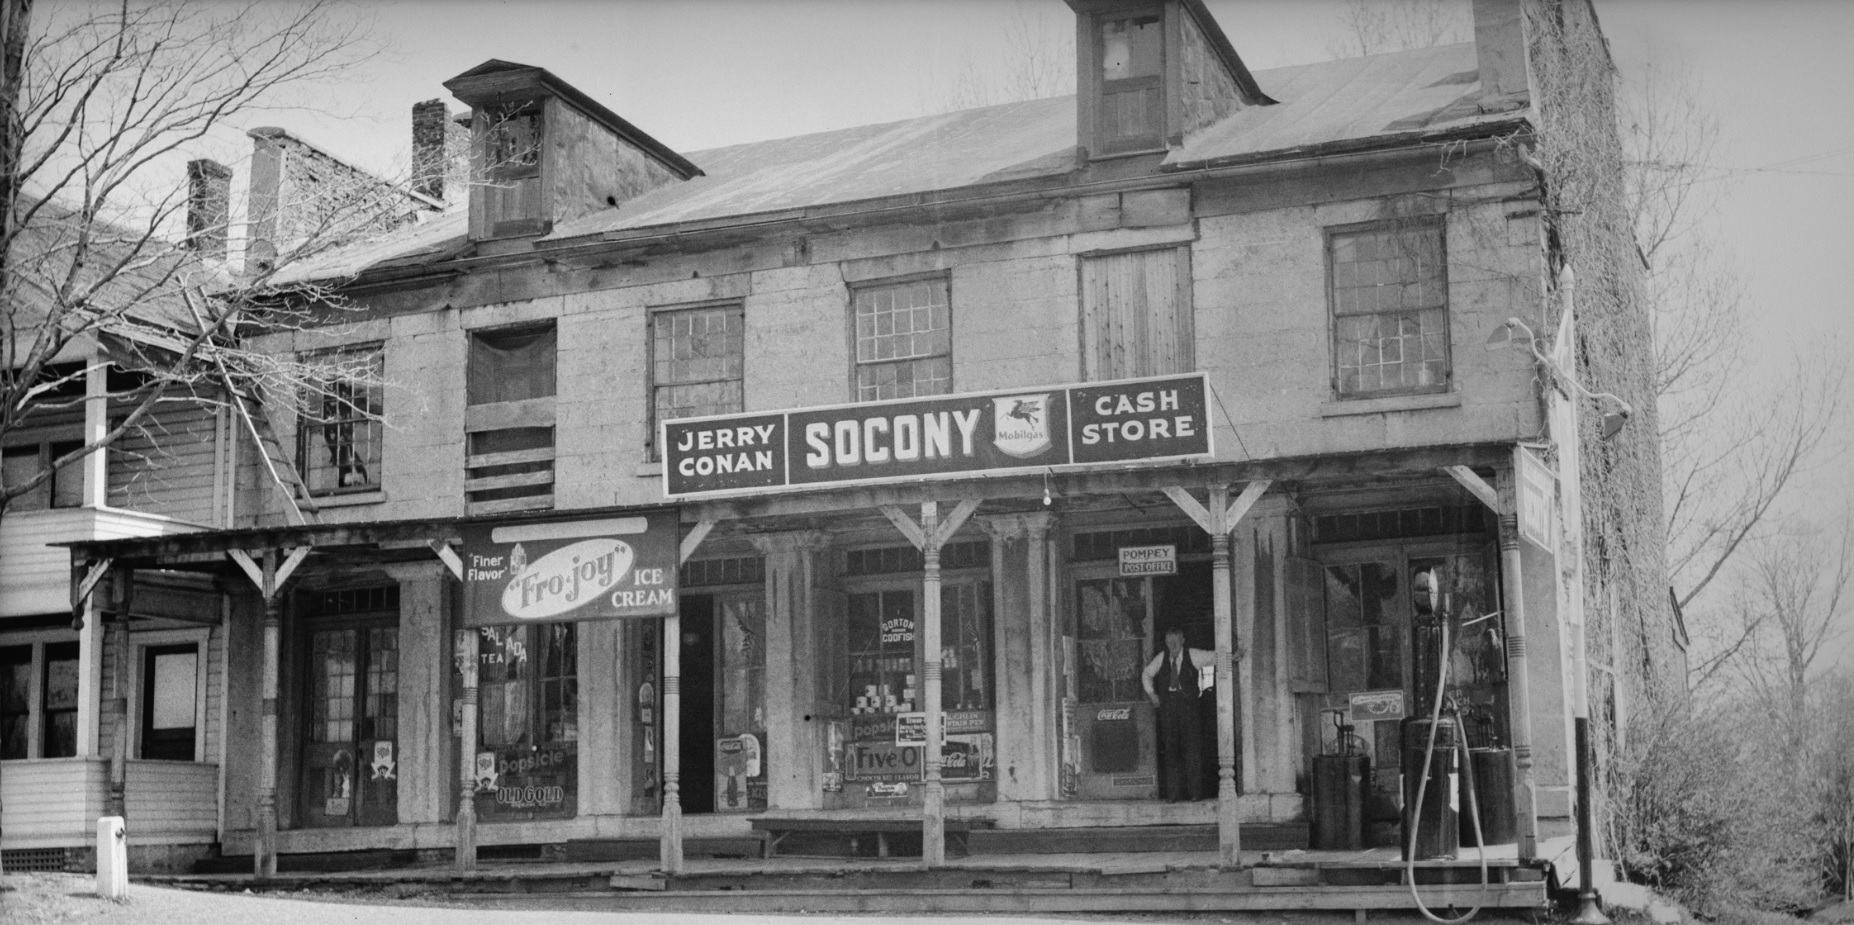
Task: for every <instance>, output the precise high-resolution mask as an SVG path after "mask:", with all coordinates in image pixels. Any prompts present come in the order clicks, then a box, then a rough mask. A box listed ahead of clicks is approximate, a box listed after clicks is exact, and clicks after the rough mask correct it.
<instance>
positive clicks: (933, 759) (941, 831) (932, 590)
mask: <svg viewBox="0 0 1854 925" xmlns="http://www.w3.org/2000/svg"><path fill="white" fill-rule="evenodd" d="M939 525H940V505H939V504H938V503H937V502H933V501H922V502H921V533H922V534H924V535H925V536H927V537H933V536H934V535H935V533H936V532H937V531H936V528H937V527H938V526H939ZM921 561H922V567H921V596H922V597H923V598H925V600H923V601H922V602H921V616H922V618H923V619H922V624H923V625H922V626H921V655H922V661H923V663H924V664H923V665H922V669H921V680H922V682H923V684H922V686H921V697H922V699H924V700H926V701H927V704H926V706H927V710H926V713H927V744H926V746H925V747H924V748H923V749H922V751H923V753H924V754H923V755H922V758H923V759H924V760H923V762H922V764H923V767H924V770H925V780H924V781H923V783H922V786H921V791H922V792H921V860H922V861H924V862H926V864H927V866H928V867H938V866H940V865H942V864H945V863H946V783H945V782H944V781H942V780H941V779H940V771H941V765H943V764H944V763H945V761H946V756H945V755H944V754H942V752H941V745H940V738H941V737H940V727H941V723H942V721H943V720H944V719H945V717H943V716H941V715H940V667H941V666H940V544H939V543H935V542H927V543H923V544H922V546H921Z"/></svg>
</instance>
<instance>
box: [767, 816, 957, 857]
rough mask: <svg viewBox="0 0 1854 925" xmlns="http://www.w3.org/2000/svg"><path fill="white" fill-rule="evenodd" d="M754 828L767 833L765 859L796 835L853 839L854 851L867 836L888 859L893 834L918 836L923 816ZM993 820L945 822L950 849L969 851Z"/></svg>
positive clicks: (770, 822) (787, 821) (781, 821)
mask: <svg viewBox="0 0 1854 925" xmlns="http://www.w3.org/2000/svg"><path fill="white" fill-rule="evenodd" d="M752 823H753V828H754V829H755V830H757V831H760V832H765V833H766V836H767V840H766V856H767V857H769V858H770V857H777V856H778V854H779V843H780V842H782V841H784V840H785V838H786V836H788V835H792V834H794V833H797V832H824V833H828V834H832V835H847V836H849V838H850V850H851V851H852V852H854V851H855V850H856V849H857V847H858V842H859V841H860V840H861V839H862V838H863V837H864V836H868V835H874V836H875V839H876V856H877V857H883V858H885V857H888V856H889V853H888V837H889V836H890V835H917V834H920V831H921V820H920V817H918V816H916V817H900V818H891V819H831V818H819V817H806V818H798V819H794V818H784V817H773V816H761V817H759V818H756V819H754V820H752ZM991 827H992V821H991V820H990V819H948V820H946V841H947V845H948V847H957V848H958V849H959V850H960V851H962V852H964V851H966V836H967V835H968V834H969V833H970V832H971V831H972V830H973V829H989V828H991Z"/></svg>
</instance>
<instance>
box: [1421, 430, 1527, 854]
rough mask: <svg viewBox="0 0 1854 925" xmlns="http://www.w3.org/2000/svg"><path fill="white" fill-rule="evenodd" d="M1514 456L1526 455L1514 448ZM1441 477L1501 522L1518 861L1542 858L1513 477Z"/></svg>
mask: <svg viewBox="0 0 1854 925" xmlns="http://www.w3.org/2000/svg"><path fill="white" fill-rule="evenodd" d="M1515 452H1516V453H1517V452H1525V450H1524V448H1517V447H1516V448H1515ZM1442 471H1443V472H1444V473H1446V474H1448V475H1449V477H1451V478H1453V479H1454V480H1455V481H1457V482H1459V483H1461V487H1463V488H1465V489H1467V490H1468V493H1469V494H1471V495H1473V496H1474V497H1475V498H1476V499H1478V500H1479V501H1480V502H1481V503H1482V504H1485V505H1487V507H1488V508H1489V509H1490V510H1492V511H1493V512H1494V513H1495V514H1496V515H1498V516H1499V518H1500V592H1501V604H1502V607H1503V609H1504V610H1505V614H1504V616H1505V623H1506V696H1507V716H1508V720H1509V723H1510V726H1511V735H1512V739H1513V765H1514V767H1515V768H1516V769H1517V771H1518V773H1516V774H1514V775H1513V814H1514V817H1515V818H1514V820H1513V821H1514V823H1515V825H1514V827H1515V828H1516V829H1517V830H1518V834H1519V857H1520V859H1521V860H1532V859H1534V858H1537V857H1538V855H1539V833H1538V829H1539V815H1538V791H1537V790H1536V789H1535V787H1534V785H1533V780H1532V677H1531V675H1530V674H1529V673H1528V669H1527V659H1526V588H1525V583H1524V581H1523V574H1522V571H1521V569H1520V553H1519V508H1518V506H1517V505H1516V504H1515V498H1514V492H1513V471H1512V469H1510V468H1509V469H1503V470H1501V471H1500V472H1499V473H1498V474H1497V475H1496V476H1495V481H1496V482H1497V483H1498V487H1495V486H1493V485H1488V484H1487V481H1486V480H1485V479H1483V478H1481V477H1480V475H1479V474H1478V473H1476V472H1475V471H1474V470H1473V469H1470V468H1468V467H1467V466H1444V467H1442Z"/></svg>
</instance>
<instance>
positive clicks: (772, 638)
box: [750, 531, 830, 810]
mask: <svg viewBox="0 0 1854 925" xmlns="http://www.w3.org/2000/svg"><path fill="white" fill-rule="evenodd" d="M750 539H751V541H752V543H753V548H754V549H756V550H758V551H759V553H760V555H762V556H764V557H765V561H766V581H765V584H764V585H763V588H764V591H763V594H764V600H765V602H766V629H765V649H764V653H765V656H764V657H765V669H766V690H765V698H766V743H765V746H766V748H765V753H764V754H762V755H761V756H760V760H761V761H762V762H764V766H765V768H766V803H767V807H768V808H769V809H772V810H792V809H816V808H817V807H818V806H819V805H820V803H821V793H822V791H821V790H820V781H819V779H818V772H819V767H818V764H819V756H820V755H822V754H823V742H822V741H820V729H821V728H822V726H823V723H822V722H814V721H813V719H812V718H813V717H814V716H819V715H820V705H819V703H818V700H819V693H820V687H819V677H818V672H819V664H818V662H819V658H818V654H819V653H818V643H817V639H818V620H819V617H820V612H821V611H822V610H823V609H824V608H823V607H821V606H820V602H819V595H818V575H819V574H820V572H821V571H822V570H821V569H820V568H819V557H820V556H821V555H822V554H823V553H824V552H825V551H826V550H828V549H829V548H830V536H829V535H828V534H825V533H822V532H818V531H800V532H794V533H768V534H760V535H756V536H753V537H751V538H750ZM774 756H777V761H775V760H774Z"/></svg>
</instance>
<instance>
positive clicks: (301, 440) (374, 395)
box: [296, 341, 386, 498]
mask: <svg viewBox="0 0 1854 925" xmlns="http://www.w3.org/2000/svg"><path fill="white" fill-rule="evenodd" d="M363 356H369V357H371V359H370V360H369V365H372V366H374V367H376V368H375V370H374V373H375V374H376V375H377V376H378V378H379V379H380V381H379V382H378V383H377V384H374V385H371V386H364V387H363V388H365V390H366V391H367V392H368V393H369V394H368V395H367V396H365V400H367V401H368V402H369V403H370V404H371V405H372V407H373V408H374V411H373V413H374V414H376V415H378V416H377V417H376V418H373V419H369V418H367V417H366V416H365V415H364V414H363V413H362V412H359V411H357V410H354V408H353V405H352V399H351V398H350V399H349V411H351V412H352V413H353V414H354V415H355V416H354V417H352V418H346V417H344V418H340V419H334V420H320V421H314V422H312V421H310V420H309V418H308V416H306V415H298V416H297V423H296V471H297V473H298V474H299V475H300V476H301V478H302V481H303V490H304V491H307V492H308V494H309V496H310V497H312V498H330V497H336V496H339V495H359V494H377V493H379V492H382V491H385V490H386V483H385V479H384V478H383V476H384V474H385V473H384V472H383V471H382V470H383V469H384V468H385V465H386V384H385V381H384V380H385V375H386V343H385V342H384V341H368V342H365V343H359V344H350V345H344V346H340V347H330V348H328V349H326V350H317V351H313V352H310V353H305V354H303V355H302V361H303V362H305V363H315V362H317V361H320V360H323V359H330V360H332V359H335V358H338V357H363ZM315 399H316V396H314V395H309V394H307V393H306V392H305V394H304V396H303V401H304V402H305V403H307V402H310V401H313V400H315ZM327 400H328V399H326V398H324V399H323V402H324V405H323V407H324V408H326V407H327V405H326V402H327ZM331 427H354V428H359V427H366V428H367V429H368V431H369V438H370V439H371V441H372V444H373V455H372V456H371V457H369V458H367V459H362V460H361V466H362V468H363V469H366V468H367V467H368V466H371V467H372V468H371V470H370V471H371V474H372V478H371V480H370V481H368V482H366V483H363V484H360V485H336V486H334V487H332V488H315V487H312V486H311V478H310V471H311V466H310V460H311V459H312V458H313V454H312V453H311V449H310V446H311V444H312V443H313V442H315V441H314V440H313V437H314V436H315V435H317V434H319V433H322V432H324V430H325V429H326V428H331ZM353 442H354V441H351V440H350V441H349V443H350V450H351V449H352V443H353ZM333 468H336V469H337V470H338V469H339V468H340V467H338V466H336V467H333Z"/></svg>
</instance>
